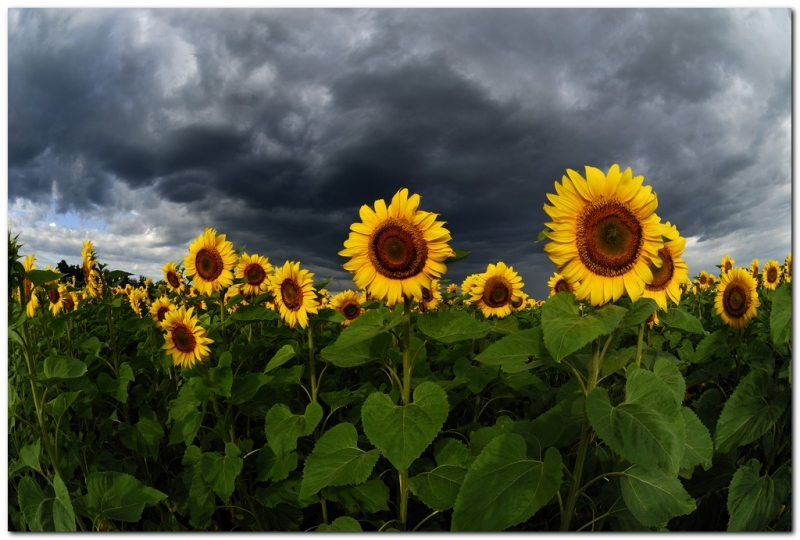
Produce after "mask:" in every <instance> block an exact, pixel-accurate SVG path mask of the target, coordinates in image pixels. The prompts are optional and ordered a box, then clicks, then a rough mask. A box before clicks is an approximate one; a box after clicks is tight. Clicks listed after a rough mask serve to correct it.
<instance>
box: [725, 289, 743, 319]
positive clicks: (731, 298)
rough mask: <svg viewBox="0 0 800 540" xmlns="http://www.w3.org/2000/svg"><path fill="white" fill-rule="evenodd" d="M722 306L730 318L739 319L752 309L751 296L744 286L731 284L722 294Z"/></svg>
mask: <svg viewBox="0 0 800 540" xmlns="http://www.w3.org/2000/svg"><path fill="white" fill-rule="evenodd" d="M722 306H723V307H724V308H725V313H727V314H728V316H729V317H734V318H738V317H741V316H742V315H744V314H745V313H746V312H747V308H749V307H750V295H749V294H748V291H747V289H746V288H745V287H744V285H742V284H740V283H729V284H728V286H727V287H726V288H725V292H724V293H723V294H722Z"/></svg>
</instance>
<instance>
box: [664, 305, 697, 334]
mask: <svg viewBox="0 0 800 540" xmlns="http://www.w3.org/2000/svg"><path fill="white" fill-rule="evenodd" d="M658 320H659V322H660V323H661V324H663V325H664V326H666V327H667V328H670V329H674V330H682V331H684V332H689V333H691V334H704V333H705V330H703V325H702V323H701V322H700V321H699V320H698V319H697V317H695V316H694V315H692V314H690V313H686V312H685V311H684V310H683V309H681V308H679V307H671V308H669V310H667V312H666V313H664V314H663V315H661V316H659V317H658Z"/></svg>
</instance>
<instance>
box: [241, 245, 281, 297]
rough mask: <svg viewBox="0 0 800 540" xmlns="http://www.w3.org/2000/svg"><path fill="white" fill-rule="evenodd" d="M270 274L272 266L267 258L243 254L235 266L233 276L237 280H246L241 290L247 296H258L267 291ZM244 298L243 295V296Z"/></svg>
mask: <svg viewBox="0 0 800 540" xmlns="http://www.w3.org/2000/svg"><path fill="white" fill-rule="evenodd" d="M270 274H272V265H271V264H270V262H269V259H268V258H267V257H262V256H261V255H256V254H253V255H248V254H247V253H243V254H242V256H241V257H240V258H239V264H237V265H236V271H235V272H234V275H235V276H236V278H237V279H246V280H247V283H242V284H241V285H242V287H241V290H242V292H243V293H245V294H246V295H247V296H252V295H258V294H261V293H263V292H266V291H267V287H268V286H269V276H270ZM243 296H244V294H243Z"/></svg>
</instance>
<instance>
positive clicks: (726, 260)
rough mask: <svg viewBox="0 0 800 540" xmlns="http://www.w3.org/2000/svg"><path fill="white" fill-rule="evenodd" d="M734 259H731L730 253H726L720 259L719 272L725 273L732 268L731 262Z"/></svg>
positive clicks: (732, 262)
mask: <svg viewBox="0 0 800 540" xmlns="http://www.w3.org/2000/svg"><path fill="white" fill-rule="evenodd" d="M735 262H736V261H734V260H733V259H731V256H730V254H728V253H726V254H725V256H724V257H722V260H721V261H720V262H719V272H720V275H723V274H727V273H728V272H729V271H730V269H731V268H733V264H734V263H735Z"/></svg>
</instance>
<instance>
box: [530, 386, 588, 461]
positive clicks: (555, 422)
mask: <svg viewBox="0 0 800 540" xmlns="http://www.w3.org/2000/svg"><path fill="white" fill-rule="evenodd" d="M583 411H584V406H583V394H578V395H575V396H573V397H572V398H571V399H564V400H561V401H558V402H557V403H556V405H555V406H554V407H553V408H551V409H549V410H547V411H545V412H544V413H542V414H540V415H539V416H538V417H537V418H536V419H535V420H534V421H533V426H534V430H533V431H534V433H535V434H536V439H537V441H538V442H539V445H540V446H541V448H542V449H545V448H549V447H551V446H555V447H556V448H561V447H564V446H567V445H570V444H573V443H574V441H575V439H576V438H578V437H579V436H580V430H581V426H582V425H583Z"/></svg>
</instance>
